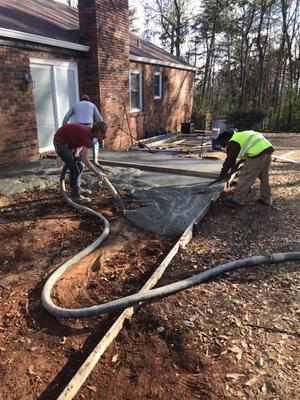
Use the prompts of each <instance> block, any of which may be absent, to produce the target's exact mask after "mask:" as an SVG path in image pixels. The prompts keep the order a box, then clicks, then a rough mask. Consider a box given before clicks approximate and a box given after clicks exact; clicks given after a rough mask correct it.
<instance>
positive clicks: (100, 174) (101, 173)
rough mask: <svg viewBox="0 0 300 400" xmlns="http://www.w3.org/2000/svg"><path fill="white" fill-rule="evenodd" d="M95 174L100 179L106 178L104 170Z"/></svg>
mask: <svg viewBox="0 0 300 400" xmlns="http://www.w3.org/2000/svg"><path fill="white" fill-rule="evenodd" d="M95 176H96V178H97V179H99V180H103V179H104V178H105V174H103V172H101V171H99V172H97V173H95Z"/></svg>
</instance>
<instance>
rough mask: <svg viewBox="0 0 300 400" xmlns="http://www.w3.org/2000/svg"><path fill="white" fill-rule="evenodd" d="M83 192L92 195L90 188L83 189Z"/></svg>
mask: <svg viewBox="0 0 300 400" xmlns="http://www.w3.org/2000/svg"><path fill="white" fill-rule="evenodd" d="M81 193H82V194H85V195H87V196H90V195H91V194H92V191H91V190H90V189H81Z"/></svg>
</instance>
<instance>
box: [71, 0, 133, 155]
mask: <svg viewBox="0 0 300 400" xmlns="http://www.w3.org/2000/svg"><path fill="white" fill-rule="evenodd" d="M78 11H79V25H80V32H81V34H82V36H83V37H84V38H85V39H86V40H87V43H88V45H89V46H90V51H89V54H88V59H87V60H86V64H85V81H83V83H82V85H83V86H82V87H83V88H84V89H83V90H84V91H86V92H87V93H91V97H92V98H94V97H96V96H97V100H96V104H97V105H100V111H101V114H102V116H103V118H104V119H105V121H106V122H107V123H108V125H109V131H108V134H107V139H106V141H105V146H106V147H108V148H120V146H121V145H122V146H123V147H128V143H127V144H126V143H121V142H120V138H121V136H120V130H119V128H118V127H119V126H120V125H122V124H123V119H124V115H125V111H124V106H125V107H127V108H128V106H129V27H128V1H127V0H114V1H111V0H79V2H78Z"/></svg>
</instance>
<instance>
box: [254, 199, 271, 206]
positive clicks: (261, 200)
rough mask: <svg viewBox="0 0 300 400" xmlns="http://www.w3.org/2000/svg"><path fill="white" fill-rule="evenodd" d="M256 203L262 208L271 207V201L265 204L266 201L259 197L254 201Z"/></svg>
mask: <svg viewBox="0 0 300 400" xmlns="http://www.w3.org/2000/svg"><path fill="white" fill-rule="evenodd" d="M256 203H259V204H263V205H264V206H267V207H270V206H271V205H272V200H270V202H267V201H265V200H263V199H262V198H261V197H259V198H258V199H257V200H256Z"/></svg>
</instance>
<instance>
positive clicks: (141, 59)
mask: <svg viewBox="0 0 300 400" xmlns="http://www.w3.org/2000/svg"><path fill="white" fill-rule="evenodd" d="M129 60H130V61H137V62H142V63H145V64H155V65H163V66H165V67H170V68H177V69H186V70H188V71H197V68H196V67H191V66H190V65H184V64H176V63H171V62H167V61H161V60H158V59H155V58H147V57H139V56H129Z"/></svg>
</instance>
